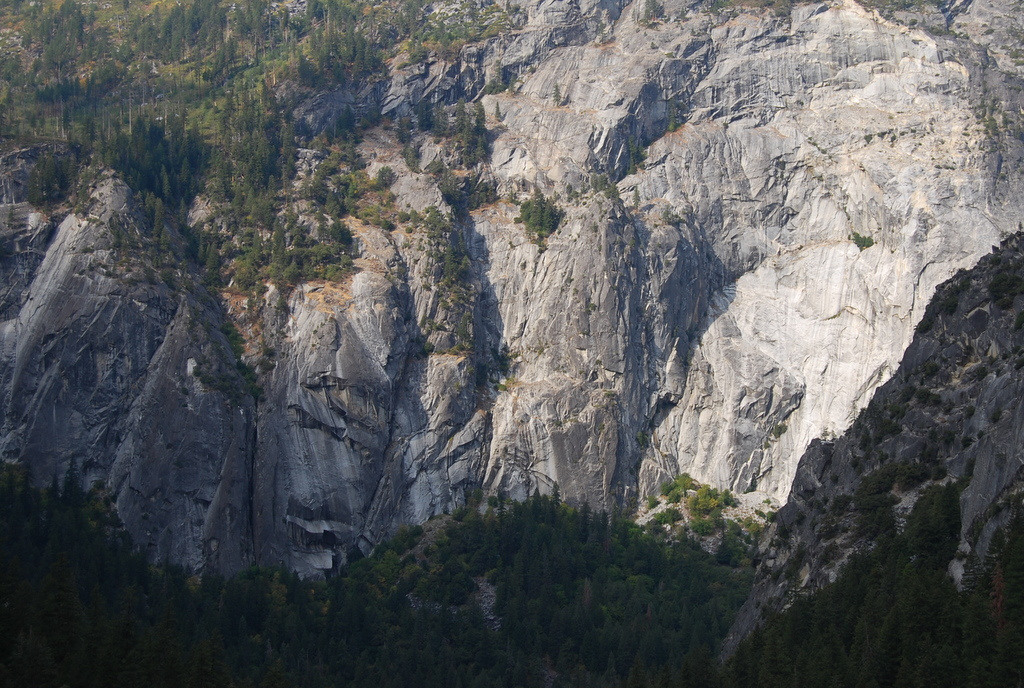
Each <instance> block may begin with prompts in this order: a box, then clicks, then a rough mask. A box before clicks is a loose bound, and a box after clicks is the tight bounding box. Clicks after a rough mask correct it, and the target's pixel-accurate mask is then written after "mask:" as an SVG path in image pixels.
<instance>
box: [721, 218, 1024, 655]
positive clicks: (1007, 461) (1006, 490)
mask: <svg viewBox="0 0 1024 688" xmlns="http://www.w3.org/2000/svg"><path fill="white" fill-rule="evenodd" d="M1022 285H1024V237H1022V236H1021V235H1016V236H1014V237H1012V238H1011V239H1009V240H1008V241H1007V242H1005V243H1004V244H1003V246H1001V247H1000V248H999V250H996V251H994V252H993V253H992V254H990V255H988V256H986V257H985V258H983V259H982V260H981V262H980V263H979V264H978V266H977V267H975V268H974V269H972V270H970V271H967V272H962V273H959V274H958V275H956V276H955V277H954V278H953V279H951V280H950V281H949V282H947V283H946V284H944V285H943V286H942V287H941V288H940V289H939V290H938V292H936V295H935V299H934V301H933V303H932V304H931V305H930V306H929V307H928V310H927V312H926V314H925V316H924V319H923V320H922V322H921V324H920V325H919V326H918V332H917V335H916V336H915V337H914V341H913V343H912V344H911V345H910V347H909V348H908V349H907V351H906V354H905V356H904V357H903V361H902V362H901V364H900V366H899V368H898V369H897V370H896V372H895V374H894V375H893V377H892V379H891V380H890V381H889V382H887V383H886V384H885V385H883V386H882V387H881V388H879V390H878V391H877V392H876V393H875V395H874V397H873V399H872V400H871V403H870V404H869V405H868V406H867V408H866V409H865V410H864V411H863V412H862V413H861V414H860V416H859V417H858V419H857V421H856V422H855V423H854V424H853V426H852V427H851V428H850V430H848V431H847V432H846V433H845V434H843V435H841V436H840V437H838V438H836V439H834V440H831V441H826V442H822V441H816V442H814V443H813V444H812V445H811V446H810V447H809V449H808V450H807V452H806V453H805V454H804V455H803V457H802V458H801V460H800V464H799V467H798V469H797V471H796V475H795V478H794V481H793V488H792V492H791V493H790V499H789V502H788V503H787V504H786V505H785V506H784V507H783V508H782V509H781V510H780V511H779V512H778V514H777V515H776V518H775V522H774V523H773V524H772V525H771V526H770V528H769V529H768V530H767V531H766V533H765V536H764V538H763V539H762V542H761V546H760V562H759V565H758V571H757V582H756V583H755V586H754V590H753V592H752V594H751V596H750V598H749V600H748V601H747V603H746V605H745V606H744V608H743V610H742V611H741V613H740V614H739V616H738V618H737V621H736V623H735V625H734V627H733V629H732V632H731V634H730V642H729V643H727V646H726V650H725V651H726V652H727V653H728V652H730V651H731V650H732V649H734V648H735V644H736V642H738V641H739V640H740V639H742V638H743V637H744V636H745V635H746V634H747V633H749V631H750V630H752V629H753V628H754V627H755V626H756V625H757V623H758V622H759V621H760V619H762V618H763V617H764V615H765V614H767V613H769V612H771V611H775V610H778V609H780V608H782V607H784V606H785V605H786V604H787V603H788V601H789V600H790V599H791V598H792V595H795V594H802V593H804V592H808V591H811V590H814V589H817V588H819V587H821V586H823V585H825V584H827V583H829V582H831V581H833V580H835V578H836V576H837V574H838V572H839V571H840V569H841V568H842V566H843V564H844V562H846V561H847V559H848V558H849V557H850V556H851V555H852V554H853V553H855V552H858V551H864V550H866V549H870V548H871V547H872V546H873V544H874V541H873V538H874V536H875V533H874V531H873V530H872V529H871V527H870V521H866V518H867V517H868V516H870V515H871V513H872V512H873V511H877V510H882V511H884V512H886V513H887V514H890V515H891V517H892V518H894V519H896V523H897V527H899V523H900V522H901V520H900V519H905V518H906V516H907V514H909V512H910V511H911V509H912V508H913V505H914V503H915V501H916V499H917V497H918V496H919V495H920V494H921V492H922V491H923V490H924V489H925V488H926V487H927V486H929V485H932V484H935V483H945V482H947V481H950V480H955V481H960V485H961V486H962V492H961V495H960V512H961V536H960V547H959V549H958V551H957V554H956V557H955V558H954V559H953V560H952V561H951V562H949V572H950V574H951V575H952V576H953V578H954V580H956V581H957V582H958V583H959V581H960V579H961V577H962V576H963V574H964V572H965V570H966V569H969V568H970V567H972V566H974V565H976V564H977V563H978V562H979V561H982V560H983V559H984V557H985V554H986V552H987V550H988V547H989V544H990V543H991V540H992V536H993V535H994V534H995V532H996V531H997V530H998V529H1000V528H1001V527H1003V526H1005V525H1006V524H1007V523H1008V521H1009V519H1010V517H1011V515H1012V514H1013V513H1014V511H1015V510H1016V509H1019V508H1020V505H1021V494H1022V491H1024V470H1022V469H1024V457H1022V456H1021V452H1020V441H1019V438H1020V434H1021V432H1022V429H1024V413H1022V411H1021V409H1020V405H1019V404H1018V400H1019V399H1020V398H1021V395H1022V394H1024V373H1022V368H1024V357H1022V356H1021V352H1022V351H1024V329H1022V328H1021V323H1022V322H1024V315H1021V313H1022V311H1024V301H1022V298H1021V296H1020V294H1021V293H1022V292H1024V286H1022ZM897 469H899V470H897ZM885 471H890V472H891V475H892V476H897V477H895V478H890V479H889V481H888V482H887V483H884V484H882V486H881V487H880V488H879V487H877V486H876V487H875V488H874V492H878V493H879V494H880V495H881V499H882V500H883V501H879V497H878V496H877V495H875V494H874V493H865V489H867V488H866V487H864V486H865V484H866V483H867V478H868V477H869V476H870V477H871V479H872V480H873V481H874V482H876V483H877V482H878V476H881V475H883V474H884V473H885Z"/></svg>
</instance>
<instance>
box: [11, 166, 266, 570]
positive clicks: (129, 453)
mask: <svg viewBox="0 0 1024 688" xmlns="http://www.w3.org/2000/svg"><path fill="white" fill-rule="evenodd" d="M86 205H87V210H86V211H85V212H83V213H81V214H71V215H68V216H66V217H65V218H64V219H63V220H62V221H60V222H59V224H58V226H56V227H55V228H54V227H52V225H50V224H49V221H47V220H44V219H42V217H41V216H40V215H39V214H38V213H31V212H29V213H27V214H26V211H25V208H24V206H23V205H16V206H7V207H5V208H4V211H5V214H7V215H8V217H9V218H10V217H13V223H12V224H11V225H8V226H6V227H5V232H4V235H3V238H4V245H5V248H6V251H5V256H4V257H3V258H2V259H0V265H2V267H3V273H4V274H5V275H7V276H11V275H13V276H14V278H13V279H11V280H10V281H9V282H6V283H5V286H4V289H5V292H4V293H3V295H2V298H3V301H2V302H0V314H2V315H3V320H2V321H0V395H2V396H0V404H2V421H0V422H2V425H0V428H2V429H0V456H3V458H4V460H5V461H21V462H23V463H25V464H26V465H28V467H29V469H30V471H31V474H32V475H33V477H35V478H36V479H37V480H39V481H40V482H48V481H49V480H50V479H51V477H52V476H60V475H63V474H64V473H66V472H67V470H68V469H69V468H70V467H74V469H75V470H77V471H79V472H80V474H81V476H82V480H83V482H84V483H85V484H86V485H90V484H92V482H93V481H95V480H100V481H103V483H104V484H105V485H106V486H107V489H108V490H109V491H110V493H111V495H112V496H113V498H114V499H115V501H116V504H117V510H118V513H119V515H120V517H121V519H122V521H123V522H124V523H125V525H126V527H127V529H128V532H129V533H130V534H131V536H132V538H133V540H134V541H135V543H136V544H137V545H138V546H139V547H140V548H142V549H143V550H144V551H146V552H147V553H149V554H150V555H151V556H152V557H153V558H155V559H160V560H170V561H175V562H179V563H181V564H182V565H184V566H187V567H189V568H193V569H200V568H204V567H208V568H211V569H214V570H226V571H234V570H237V569H238V568H240V567H241V566H244V565H246V564H247V563H249V562H251V561H252V551H251V544H250V543H251V537H250V535H249V532H250V525H249V523H250V517H249V503H250V502H249V480H250V465H249V462H250V456H251V446H250V445H251V443H252V408H251V402H250V403H245V402H244V401H243V402H241V403H235V402H233V401H231V400H230V399H229V398H228V397H227V396H226V395H225V394H224V393H223V392H218V391H212V390H209V389H207V388H206V387H205V386H204V385H203V384H202V383H201V382H200V381H199V380H198V379H197V377H196V375H194V374H193V373H194V372H196V371H195V368H196V366H197V361H202V362H203V365H204V366H205V368H206V369H207V371H208V372H210V373H212V374H221V375H225V374H226V375H227V377H226V378H225V379H226V380H227V382H228V383H229V384H234V383H235V376H234V374H233V372H228V373H224V371H223V370H222V369H224V368H226V366H227V365H230V363H228V364H225V363H224V362H223V361H222V359H224V358H225V357H226V356H230V352H229V351H225V347H226V342H225V341H224V340H223V337H222V336H220V335H219V333H217V334H210V330H209V328H210V327H211V323H212V322H213V313H212V312H211V310H210V308H211V307H210V306H208V305H203V304H202V303H200V302H199V301H197V300H196V299H195V298H194V297H192V296H189V295H187V294H185V293H182V292H175V291H172V290H171V289H170V288H169V287H168V286H167V285H166V284H162V283H160V282H159V281H158V280H156V279H155V278H154V275H153V270H152V267H151V266H150V265H149V261H148V260H147V259H146V257H145V253H144V249H145V247H146V245H147V242H148V241H149V239H148V237H147V236H146V232H147V228H146V227H145V223H144V220H143V218H142V216H141V213H140V212H139V210H138V208H137V207H136V205H135V202H134V200H133V198H132V195H131V191H130V190H129V189H128V188H127V187H126V186H125V185H124V184H123V183H121V182H119V181H117V180H116V179H113V178H109V177H104V178H102V179H101V180H100V181H98V182H97V183H96V184H95V186H94V188H93V189H92V191H91V196H90V198H89V200H88V202H87V204H86ZM51 232H52V235H53V236H52V239H48V237H49V235H50V234H51ZM44 251H45V256H44V257H42V258H41V260H39V259H38V258H39V257H40V256H43V252H44ZM140 254H141V255H140ZM177 279H183V280H187V279H189V276H188V275H187V273H185V274H182V273H179V274H178V275H177ZM213 332H216V331H215V330H213ZM227 370H228V371H231V368H227Z"/></svg>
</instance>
